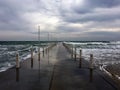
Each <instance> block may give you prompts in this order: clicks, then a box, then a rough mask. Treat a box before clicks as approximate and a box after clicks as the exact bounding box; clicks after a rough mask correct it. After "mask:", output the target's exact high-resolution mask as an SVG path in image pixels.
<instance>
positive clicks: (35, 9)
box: [0, 0, 120, 40]
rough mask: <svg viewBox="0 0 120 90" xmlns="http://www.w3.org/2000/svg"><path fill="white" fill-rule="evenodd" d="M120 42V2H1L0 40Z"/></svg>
mask: <svg viewBox="0 0 120 90" xmlns="http://www.w3.org/2000/svg"><path fill="white" fill-rule="evenodd" d="M38 25H40V30H41V37H42V39H44V40H47V39H48V37H47V36H48V33H50V39H58V40H120V0H0V40H37V37H38V36H37V32H38V30H37V29H38Z"/></svg>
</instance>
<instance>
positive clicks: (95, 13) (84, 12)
mask: <svg viewBox="0 0 120 90" xmlns="http://www.w3.org/2000/svg"><path fill="white" fill-rule="evenodd" d="M119 8H120V0H84V1H83V5H81V4H77V5H76V4H73V6H71V8H70V9H69V10H64V9H63V8H62V9H61V18H62V19H63V20H64V21H66V22H72V23H84V22H88V21H98V22H101V21H112V20H115V19H119V18H120V10H119ZM117 9H118V10H117ZM104 12H105V13H104Z"/></svg>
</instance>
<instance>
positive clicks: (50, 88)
mask: <svg viewBox="0 0 120 90" xmlns="http://www.w3.org/2000/svg"><path fill="white" fill-rule="evenodd" d="M54 72H55V65H54V67H53V71H52V76H51V80H50V84H49V90H52V83H53V78H54Z"/></svg>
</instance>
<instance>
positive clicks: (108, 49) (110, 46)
mask: <svg viewBox="0 0 120 90" xmlns="http://www.w3.org/2000/svg"><path fill="white" fill-rule="evenodd" d="M65 43H67V44H69V45H72V46H73V47H77V54H78V56H79V52H80V49H81V50H82V57H83V58H84V59H85V60H87V61H89V60H90V54H93V58H94V63H95V65H96V66H98V65H101V64H102V65H107V64H115V63H120V41H107V42H102V41H101V42H65Z"/></svg>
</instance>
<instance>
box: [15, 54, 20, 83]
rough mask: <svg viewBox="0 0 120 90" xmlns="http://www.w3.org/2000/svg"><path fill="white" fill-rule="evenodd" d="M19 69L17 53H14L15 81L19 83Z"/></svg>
mask: <svg viewBox="0 0 120 90" xmlns="http://www.w3.org/2000/svg"><path fill="white" fill-rule="evenodd" d="M19 68H20V63H19V53H18V52H17V53H16V81H17V82H18V81H19Z"/></svg>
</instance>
